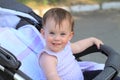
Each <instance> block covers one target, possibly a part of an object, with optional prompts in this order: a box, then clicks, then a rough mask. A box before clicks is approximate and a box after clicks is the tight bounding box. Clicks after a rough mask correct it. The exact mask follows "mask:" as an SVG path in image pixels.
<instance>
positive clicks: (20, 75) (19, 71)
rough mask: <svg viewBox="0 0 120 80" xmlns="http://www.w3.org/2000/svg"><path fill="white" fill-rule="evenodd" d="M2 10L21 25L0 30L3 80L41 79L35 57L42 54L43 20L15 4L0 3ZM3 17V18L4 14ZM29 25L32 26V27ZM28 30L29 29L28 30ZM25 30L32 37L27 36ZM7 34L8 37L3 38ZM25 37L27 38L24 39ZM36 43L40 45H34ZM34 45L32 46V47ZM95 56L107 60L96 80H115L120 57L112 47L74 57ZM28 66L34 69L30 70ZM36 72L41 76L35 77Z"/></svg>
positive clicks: (9, 0) (9, 1) (0, 0)
mask: <svg viewBox="0 0 120 80" xmlns="http://www.w3.org/2000/svg"><path fill="white" fill-rule="evenodd" d="M12 4H14V5H12ZM15 6H17V7H15ZM0 7H1V9H0V11H1V12H3V13H4V14H5V13H7V14H8V13H9V16H11V18H15V19H17V17H18V18H20V19H19V20H18V21H15V22H16V24H15V26H13V25H12V26H11V25H9V26H11V27H12V28H11V27H10V28H4V25H2V28H0V31H1V32H2V33H1V34H0V80H32V79H33V77H34V80H36V79H35V77H36V76H38V75H39V76H40V74H39V73H40V69H39V67H38V66H39V65H38V63H37V62H38V61H37V60H36V59H37V57H36V55H37V53H38V52H40V50H41V47H42V44H41V43H43V42H44V41H42V40H41V39H40V38H39V37H40V35H38V34H39V30H40V29H41V28H42V24H41V23H42V22H41V19H42V18H41V17H40V16H38V15H37V14H35V13H34V12H33V11H32V9H31V8H29V7H27V6H25V5H24V4H21V3H19V2H17V1H15V0H0ZM15 11H16V12H15ZM0 15H2V16H4V15H3V14H2V13H1V14H0ZM2 16H1V17H2ZM9 16H8V17H9ZM15 16H17V17H15ZM28 25H29V26H28ZM30 25H32V27H31V26H30ZM26 27H29V29H28V28H26ZM25 30H27V31H30V32H31V33H30V32H28V33H27V32H25ZM34 32H35V33H34ZM23 33H24V34H23ZM33 33H34V34H33ZM5 34H6V35H7V37H4V35H5ZM24 35H27V36H26V37H24ZM30 35H32V36H30ZM3 37H4V38H3ZM11 37H12V38H11ZM28 39H30V40H28ZM39 39H40V40H39ZM36 41H39V42H37V43H35V42H36ZM31 43H33V44H32V46H31ZM35 45H36V46H35ZM39 45H40V46H39ZM16 48H17V49H16ZM39 48H40V49H39ZM26 51H27V52H26ZM28 52H30V54H27V53H28ZM94 52H100V53H102V54H104V55H106V56H107V57H108V58H107V60H106V63H105V68H104V70H103V71H102V72H101V73H100V74H99V75H97V76H96V77H95V78H94V79H93V80H111V79H113V78H114V77H116V76H117V75H118V73H119V70H120V64H119V63H117V62H118V61H119V60H120V54H119V53H117V52H116V51H115V50H113V49H112V48H111V47H109V46H107V45H101V47H100V49H97V47H96V46H95V45H94V46H91V47H89V48H88V49H86V50H85V51H83V52H82V53H80V54H76V55H74V56H75V57H76V59H78V58H79V57H82V56H84V55H87V54H90V53H94ZM23 53H24V54H23ZM21 56H22V57H21ZM30 56H32V57H30ZM26 66H27V67H26ZM29 66H31V67H32V68H33V69H31V68H29ZM26 69H27V70H26ZM28 70H29V71H28ZM27 71H28V72H27ZM36 71H37V72H38V73H36ZM31 73H33V74H34V75H32V76H30V75H29V74H31Z"/></svg>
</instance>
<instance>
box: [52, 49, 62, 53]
mask: <svg viewBox="0 0 120 80" xmlns="http://www.w3.org/2000/svg"><path fill="white" fill-rule="evenodd" d="M62 50H63V48H62V49H52V51H53V52H55V53H58V52H61V51H62Z"/></svg>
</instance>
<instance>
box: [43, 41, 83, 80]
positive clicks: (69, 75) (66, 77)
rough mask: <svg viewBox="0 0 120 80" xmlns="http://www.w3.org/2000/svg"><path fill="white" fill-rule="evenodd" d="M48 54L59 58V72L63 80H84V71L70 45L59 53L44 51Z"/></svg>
mask: <svg viewBox="0 0 120 80" xmlns="http://www.w3.org/2000/svg"><path fill="white" fill-rule="evenodd" d="M43 51H45V52H46V53H47V54H49V55H52V56H55V57H57V61H58V64H57V72H58V75H59V77H60V78H61V80H84V78H83V74H82V70H81V68H80V66H79V64H78V62H77V61H76V60H75V57H74V56H73V54H72V50H71V47H70V43H68V44H67V45H66V46H65V48H64V49H63V50H62V51H60V52H57V53H54V52H52V51H50V50H47V49H44V50H43Z"/></svg>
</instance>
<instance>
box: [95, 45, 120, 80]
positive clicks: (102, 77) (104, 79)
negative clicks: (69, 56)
mask: <svg viewBox="0 0 120 80" xmlns="http://www.w3.org/2000/svg"><path fill="white" fill-rule="evenodd" d="M100 51H101V53H103V54H105V55H106V56H107V57H108V58H107V60H106V62H105V68H104V70H103V71H102V72H101V73H100V74H99V75H98V76H96V77H95V78H94V79H93V80H111V79H113V78H114V77H115V76H116V75H117V74H118V72H119V70H120V63H117V62H118V61H120V54H119V53H117V52H116V51H115V50H113V49H112V48H111V47H109V46H107V45H101V46H100Z"/></svg>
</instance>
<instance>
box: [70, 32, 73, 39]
mask: <svg viewBox="0 0 120 80" xmlns="http://www.w3.org/2000/svg"><path fill="white" fill-rule="evenodd" d="M73 35H74V32H71V33H70V37H69V40H71V39H72V38H73Z"/></svg>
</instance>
